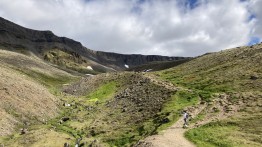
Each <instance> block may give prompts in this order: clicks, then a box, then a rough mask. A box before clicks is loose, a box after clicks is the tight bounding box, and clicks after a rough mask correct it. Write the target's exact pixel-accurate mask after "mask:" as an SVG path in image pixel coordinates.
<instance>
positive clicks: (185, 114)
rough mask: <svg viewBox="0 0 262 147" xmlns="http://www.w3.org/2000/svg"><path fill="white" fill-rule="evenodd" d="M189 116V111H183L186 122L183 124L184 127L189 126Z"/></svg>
mask: <svg viewBox="0 0 262 147" xmlns="http://www.w3.org/2000/svg"><path fill="white" fill-rule="evenodd" d="M188 118H189V115H188V113H187V111H186V110H185V111H184V113H183V119H184V124H183V127H184V128H185V127H187V125H188V124H187V121H188Z"/></svg>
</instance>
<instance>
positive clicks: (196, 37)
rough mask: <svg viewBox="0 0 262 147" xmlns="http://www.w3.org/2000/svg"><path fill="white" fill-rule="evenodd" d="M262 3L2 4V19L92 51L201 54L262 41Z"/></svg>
mask: <svg viewBox="0 0 262 147" xmlns="http://www.w3.org/2000/svg"><path fill="white" fill-rule="evenodd" d="M261 8H262V0H12V1H11V0H0V16H1V17H3V18H5V19H8V20H10V21H12V22H15V23H17V24H19V25H22V26H24V27H27V28H31V29H36V30H51V31H52V32H53V33H54V34H56V35H58V36H64V37H68V38H71V39H74V40H76V41H79V42H81V43H82V44H83V45H84V46H85V47H87V48H89V49H92V50H99V51H107V52H116V53H123V54H145V55H165V56H187V57H189V56H198V55H202V54H205V53H208V52H216V51H220V50H224V49H228V48H233V47H238V46H244V45H253V44H256V43H259V42H261V41H262V9H261Z"/></svg>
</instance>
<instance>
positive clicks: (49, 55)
mask: <svg viewBox="0 0 262 147" xmlns="http://www.w3.org/2000/svg"><path fill="white" fill-rule="evenodd" d="M44 59H45V60H47V61H49V62H51V63H54V64H56V65H59V67H60V68H62V67H64V68H67V69H70V70H73V71H77V72H78V73H83V74H99V73H100V72H97V71H94V70H91V69H87V66H89V63H88V62H87V60H85V59H83V58H82V57H81V56H80V55H77V54H75V53H70V52H65V51H61V50H59V49H52V50H50V51H48V52H46V53H45V55H44Z"/></svg>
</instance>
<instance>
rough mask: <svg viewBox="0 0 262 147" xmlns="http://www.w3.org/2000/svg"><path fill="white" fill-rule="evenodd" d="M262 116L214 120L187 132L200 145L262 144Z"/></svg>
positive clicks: (200, 146) (207, 146)
mask: <svg viewBox="0 0 262 147" xmlns="http://www.w3.org/2000/svg"><path fill="white" fill-rule="evenodd" d="M261 120H262V119H261V116H255V117H249V118H235V119H232V120H230V121H229V120H225V121H220V122H212V123H209V124H206V125H204V126H201V127H199V128H195V129H192V130H189V131H187V132H186V134H185V136H186V138H188V139H189V140H191V141H192V142H194V143H195V144H196V145H197V146H199V147H213V146H223V147H224V146H225V147H231V146H241V147H246V146H250V147H255V146H261V143H262V139H261V135H262V131H261V130H262V127H261V125H260V123H259V122H261Z"/></svg>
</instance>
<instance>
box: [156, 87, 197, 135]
mask: <svg viewBox="0 0 262 147" xmlns="http://www.w3.org/2000/svg"><path fill="white" fill-rule="evenodd" d="M198 102H199V97H198V94H197V93H195V92H189V91H187V90H182V91H178V92H177V93H176V94H175V95H173V96H172V97H171V100H170V101H168V102H167V103H166V104H165V105H164V106H163V110H162V111H161V114H162V115H166V116H167V118H168V119H169V120H170V121H169V122H168V123H165V124H163V125H161V126H160V127H159V128H158V131H160V130H164V129H166V128H167V127H169V126H171V125H172V124H173V123H174V122H176V121H177V120H178V119H179V117H180V116H181V114H182V111H183V109H184V108H185V107H188V106H193V105H196V104H198ZM161 114H160V115H161Z"/></svg>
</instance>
